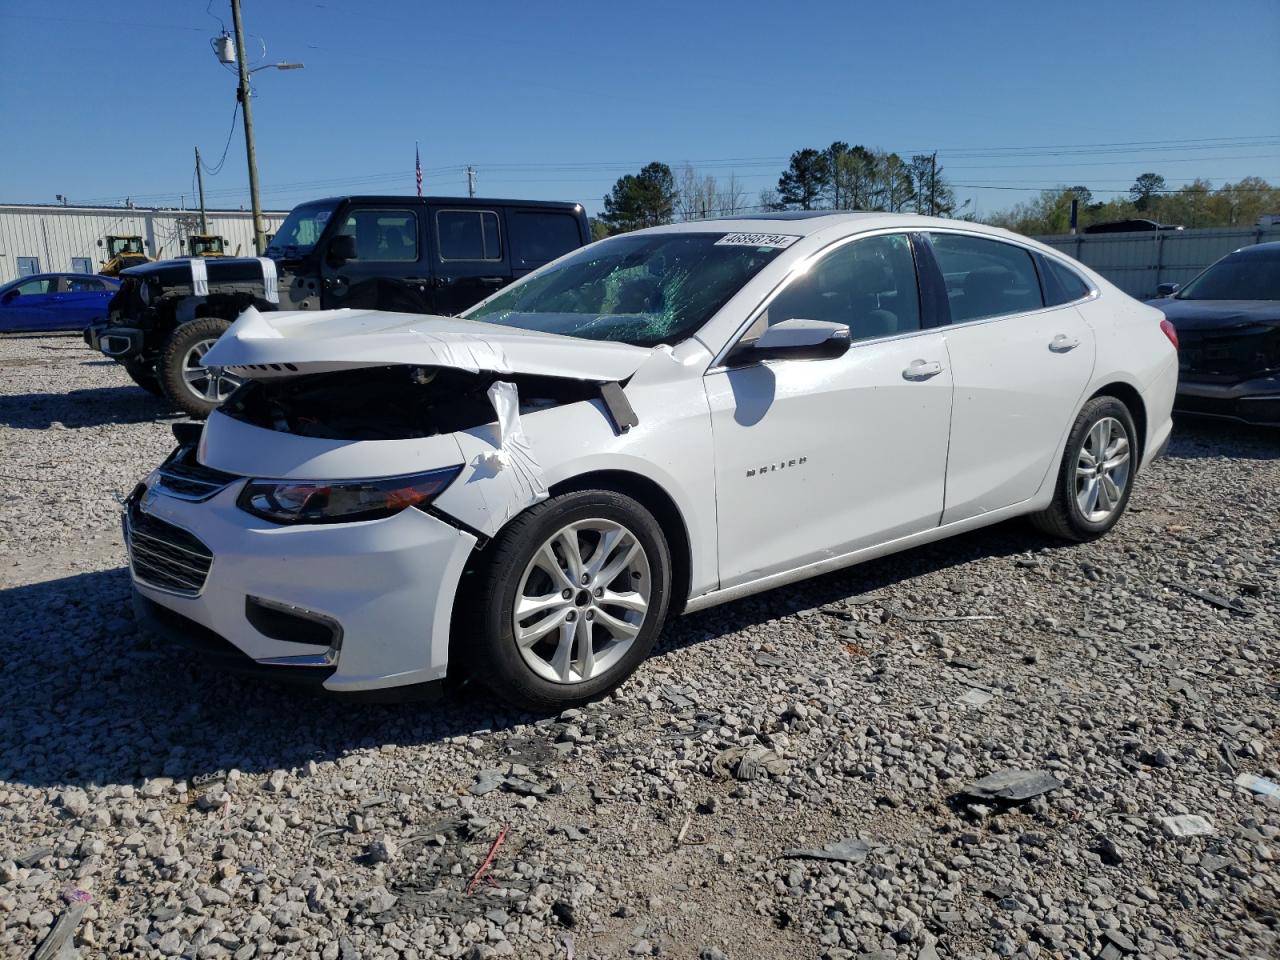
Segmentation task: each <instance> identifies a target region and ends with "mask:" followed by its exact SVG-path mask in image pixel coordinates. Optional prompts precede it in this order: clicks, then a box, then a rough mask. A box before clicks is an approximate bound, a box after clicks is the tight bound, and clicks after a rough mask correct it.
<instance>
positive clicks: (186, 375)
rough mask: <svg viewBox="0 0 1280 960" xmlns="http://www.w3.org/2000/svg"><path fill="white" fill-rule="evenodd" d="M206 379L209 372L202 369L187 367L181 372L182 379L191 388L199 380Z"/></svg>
mask: <svg viewBox="0 0 1280 960" xmlns="http://www.w3.org/2000/svg"><path fill="white" fill-rule="evenodd" d="M208 378H209V371H208V370H206V369H205V368H204V367H188V368H187V369H185V370H183V371H182V379H183V380H185V381H186V382H187V383H189V384H191V385H192V386H195V385H196V384H198V383H199V382H200V381H201V380H207V379H208Z"/></svg>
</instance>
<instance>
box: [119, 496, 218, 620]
mask: <svg viewBox="0 0 1280 960" xmlns="http://www.w3.org/2000/svg"><path fill="white" fill-rule="evenodd" d="M125 540H126V542H127V544H128V547H129V562H130V564H131V565H132V567H133V575H134V577H135V578H136V579H138V580H139V581H141V582H142V583H145V584H148V585H150V586H153V587H157V588H159V589H161V590H169V591H172V592H173V593H180V594H183V595H184V596H189V597H194V596H195V595H196V594H198V593H199V592H200V591H201V590H203V589H204V581H205V578H206V577H208V576H209V567H210V566H212V565H213V553H212V552H211V551H210V550H209V548H208V547H206V546H205V545H204V543H203V542H201V540H200V539H199V538H198V537H196V536H195V535H193V534H190V533H188V532H187V531H186V530H183V529H182V528H181V527H175V526H174V525H173V524H171V523H166V522H165V521H164V520H160V519H159V518H157V517H153V516H151V515H150V514H147V513H143V512H142V511H141V510H140V509H138V505H137V503H136V502H133V503H130V505H129V509H128V511H127V512H126V513H125Z"/></svg>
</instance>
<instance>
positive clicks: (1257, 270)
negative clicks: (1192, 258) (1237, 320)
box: [1177, 252, 1280, 300]
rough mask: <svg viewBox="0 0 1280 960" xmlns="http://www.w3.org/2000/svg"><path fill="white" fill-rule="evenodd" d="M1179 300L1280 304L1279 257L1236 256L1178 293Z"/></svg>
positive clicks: (1202, 275)
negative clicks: (1264, 301) (1250, 301)
mask: <svg viewBox="0 0 1280 960" xmlns="http://www.w3.org/2000/svg"><path fill="white" fill-rule="evenodd" d="M1177 299H1179V300H1280V255H1275V256H1267V255H1264V254H1259V253H1253V252H1249V253H1233V254H1231V255H1230V256H1228V257H1223V258H1222V259H1221V260H1219V261H1218V262H1217V263H1215V264H1214V265H1213V266H1211V267H1209V269H1208V270H1206V271H1205V272H1204V273H1202V274H1200V276H1198V277H1196V278H1195V279H1194V280H1192V281H1191V282H1190V283H1188V284H1187V285H1186V286H1185V287H1183V288H1182V289H1181V290H1179V291H1178V293H1177Z"/></svg>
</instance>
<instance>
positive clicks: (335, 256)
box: [326, 233, 359, 267]
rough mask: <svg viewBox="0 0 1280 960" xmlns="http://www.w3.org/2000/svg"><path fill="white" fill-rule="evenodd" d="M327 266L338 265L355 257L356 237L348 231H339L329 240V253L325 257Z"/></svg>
mask: <svg viewBox="0 0 1280 960" xmlns="http://www.w3.org/2000/svg"><path fill="white" fill-rule="evenodd" d="M326 259H327V260H328V261H329V266H331V267H340V266H342V265H343V264H344V263H346V262H347V261H348V260H356V259H359V258H358V257H356V238H355V237H353V236H352V235H351V234H349V233H340V234H338V235H337V236H336V237H334V238H333V239H332V240H330V241H329V255H328V257H327V258H326Z"/></svg>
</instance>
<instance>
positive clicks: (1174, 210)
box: [985, 173, 1280, 235]
mask: <svg viewBox="0 0 1280 960" xmlns="http://www.w3.org/2000/svg"><path fill="white" fill-rule="evenodd" d="M1072 200H1075V201H1076V210H1077V225H1078V226H1079V227H1080V228H1084V227H1087V226H1089V225H1090V224H1094V223H1106V222H1108V221H1111V220H1132V219H1145V220H1155V221H1158V222H1160V223H1167V224H1176V225H1180V226H1183V227H1186V228H1188V229H1191V228H1194V227H1236V226H1252V225H1253V224H1254V223H1256V222H1257V220H1258V217H1260V216H1261V215H1263V214H1266V213H1280V187H1275V186H1272V185H1271V184H1270V183H1268V182H1267V181H1266V180H1264V179H1262V178H1261V177H1242V178H1241V179H1240V180H1238V181H1237V182H1235V183H1224V184H1222V185H1221V186H1219V187H1216V188H1215V187H1214V186H1213V184H1211V183H1210V182H1209V181H1208V180H1204V179H1201V178H1196V179H1195V180H1193V181H1191V182H1190V183H1188V184H1186V185H1185V186H1182V187H1179V188H1177V189H1175V190H1171V189H1169V188H1168V187H1167V186H1166V184H1165V179H1164V177H1162V176H1161V175H1160V174H1158V173H1144V174H1142V175H1141V176H1139V177H1138V178H1137V179H1136V180H1135V181H1134V182H1133V186H1131V187H1130V188H1129V194H1128V196H1127V197H1117V198H1115V199H1113V200H1105V201H1102V200H1095V199H1094V196H1093V192H1092V191H1090V190H1089V188H1088V187H1082V186H1065V185H1064V186H1060V187H1054V188H1053V189H1050V190H1044V191H1042V192H1041V194H1040V196H1038V197H1036V198H1035V199H1033V200H1028V201H1026V202H1024V203H1018V204H1015V205H1014V206H1013V207H1011V208H1009V209H1008V210H1003V211H1000V212H999V213H994V214H992V215H991V216H989V217H986V218H985V219H986V222H988V223H991V224H994V225H995V226H998V227H1006V228H1008V229H1009V230H1014V231H1016V232H1018V233H1023V234H1030V235H1036V234H1051V233H1067V232H1068V231H1069V230H1070V229H1071V201H1072Z"/></svg>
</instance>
